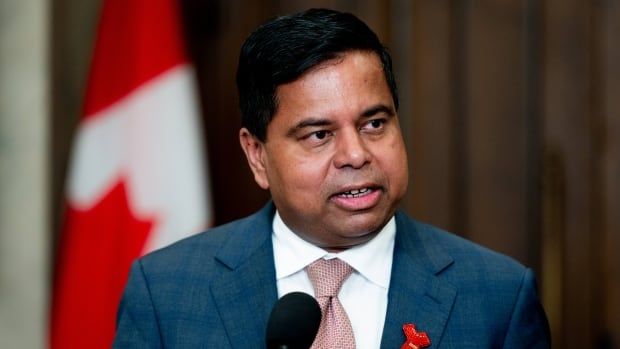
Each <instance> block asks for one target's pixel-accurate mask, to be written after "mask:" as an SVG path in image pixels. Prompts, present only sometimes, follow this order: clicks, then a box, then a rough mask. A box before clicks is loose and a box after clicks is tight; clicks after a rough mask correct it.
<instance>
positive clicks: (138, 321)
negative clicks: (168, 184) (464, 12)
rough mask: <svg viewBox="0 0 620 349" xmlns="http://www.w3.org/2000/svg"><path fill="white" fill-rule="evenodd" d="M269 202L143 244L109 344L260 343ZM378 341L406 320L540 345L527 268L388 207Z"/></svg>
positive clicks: (543, 326)
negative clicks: (391, 237) (187, 233)
mask: <svg viewBox="0 0 620 349" xmlns="http://www.w3.org/2000/svg"><path fill="white" fill-rule="evenodd" d="M274 212H275V209H274V206H273V204H269V205H267V206H266V207H265V208H263V209H262V210H261V211H259V212H257V213H256V214H254V215H252V216H250V217H247V218H245V219H242V220H239V221H236V222H233V223H229V224H227V225H224V226H220V227H217V228H214V229H211V230H209V231H207V232H205V233H202V234H199V235H196V236H193V237H190V238H188V239H185V240H182V241H180V242H178V243H176V244H174V245H172V246H170V247H167V248H164V249H162V250H159V251H156V252H154V253H151V254H149V255H147V256H145V257H143V258H141V259H140V260H138V261H136V262H135V263H134V264H133V266H132V269H131V273H130V276H129V281H128V283H127V286H126V289H125V292H124V295H123V299H122V301H121V304H120V308H119V313H118V319H117V320H118V322H117V333H116V338H115V342H114V347H115V348H217V349H220V348H239V349H248V348H264V347H265V344H264V337H265V330H266V323H267V319H268V318H269V314H270V311H271V308H272V307H273V305H274V304H275V302H276V301H277V288H276V277H275V268H274V260H273V248H272V244H271V232H272V220H273V215H274ZM396 227H397V228H396V242H395V247H394V260H393V266H392V277H391V281H390V289H389V295H388V309H387V314H386V319H385V327H384V331H383V337H382V341H381V348H394V349H398V348H400V347H401V345H402V344H403V343H404V340H405V336H404V334H403V330H402V326H403V324H405V323H414V324H415V325H416V327H417V329H418V330H420V331H424V332H426V333H427V334H428V336H429V338H430V339H431V342H432V344H431V347H430V348H477V349H479V348H519V349H522V348H548V347H549V327H548V324H547V320H546V317H545V314H544V312H543V309H542V307H541V305H540V302H539V300H538V297H537V295H536V287H535V281H534V276H533V274H532V271H531V270H529V269H526V268H525V267H523V266H522V265H520V264H519V263H517V262H515V261H514V260H512V259H510V258H508V257H505V256H503V255H500V254H498V253H495V252H492V251H489V250H487V249H485V248H483V247H480V246H478V245H475V244H473V243H471V242H469V241H466V240H464V239H462V238H459V237H457V236H455V235H452V234H450V233H447V232H444V231H441V230H439V229H437V228H435V227H432V226H429V225H425V224H422V223H419V222H417V221H415V220H413V219H411V218H409V217H408V216H407V215H405V214H404V213H402V212H397V213H396Z"/></svg>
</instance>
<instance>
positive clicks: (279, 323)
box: [266, 292, 321, 349]
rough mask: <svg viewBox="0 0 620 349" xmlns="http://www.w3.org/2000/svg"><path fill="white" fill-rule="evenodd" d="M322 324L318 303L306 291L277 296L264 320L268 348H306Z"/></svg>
mask: <svg viewBox="0 0 620 349" xmlns="http://www.w3.org/2000/svg"><path fill="white" fill-rule="evenodd" d="M320 324H321V308H320V307H319V303H317V301H316V300H315V299H314V298H312V296H310V295H309V294H306V293H302V292H292V293H288V294H286V295H284V297H282V298H280V300H278V302H276V305H274V307H273V309H272V310H271V315H270V316H269V321H268V322H267V336H266V342H267V348H268V349H308V348H310V346H311V345H312V342H314V337H316V334H317V332H318V331H319V325H320Z"/></svg>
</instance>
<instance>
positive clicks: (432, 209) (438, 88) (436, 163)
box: [395, 0, 461, 231]
mask: <svg viewBox="0 0 620 349" xmlns="http://www.w3.org/2000/svg"><path fill="white" fill-rule="evenodd" d="M412 7H413V8H412V10H411V14H408V15H411V16H413V18H412V27H413V28H412V30H413V38H412V40H413V41H412V42H411V45H406V46H411V47H413V49H412V50H411V51H409V52H408V53H409V54H410V57H409V59H410V61H409V62H400V63H404V64H407V63H409V64H411V65H412V68H411V70H410V74H411V75H408V76H405V77H403V76H402V75H401V76H397V77H398V78H399V82H400V85H401V86H402V85H403V83H402V80H405V79H406V80H408V82H409V84H410V85H412V88H411V89H410V90H409V91H407V92H410V94H406V93H401V99H402V100H403V107H404V106H405V103H407V102H409V104H410V105H411V106H410V109H409V110H410V111H411V112H410V114H404V113H402V112H401V114H400V115H401V119H407V120H406V121H405V120H404V121H402V123H403V125H404V126H403V129H404V132H405V134H404V137H405V139H406V141H407V142H408V145H409V148H410V151H409V158H410V172H411V176H410V177H411V179H410V183H409V188H410V190H409V196H408V200H410V204H409V205H408V206H406V207H407V208H408V209H409V210H410V212H413V213H414V214H415V215H416V217H418V218H419V219H421V220H424V221H427V222H429V223H432V224H435V225H437V226H440V227H442V228H444V229H449V230H453V231H457V230H459V228H461V227H457V226H456V224H455V217H454V216H453V212H454V211H455V210H454V209H453V207H454V204H453V201H452V200H453V198H454V185H455V182H454V176H455V174H456V173H457V171H455V168H454V167H453V156H452V155H453V154H452V151H453V144H454V141H453V139H452V128H453V123H452V121H453V120H452V119H453V117H454V114H455V113H454V110H453V101H452V99H453V96H454V92H453V90H454V89H453V88H452V65H453V61H454V59H455V58H453V55H452V53H453V51H452V39H451V38H452V36H451V35H452V33H451V19H452V17H451V5H450V3H449V1H443V0H419V1H414V2H413V6H412ZM395 45H402V42H395ZM401 91H402V90H401ZM403 92H405V91H403ZM403 109H404V108H403ZM403 111H404V110H403Z"/></svg>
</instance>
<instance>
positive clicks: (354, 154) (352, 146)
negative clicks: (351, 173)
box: [334, 130, 372, 168]
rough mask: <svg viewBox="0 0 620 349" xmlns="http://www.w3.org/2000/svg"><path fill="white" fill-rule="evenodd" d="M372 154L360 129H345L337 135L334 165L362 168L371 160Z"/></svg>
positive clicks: (337, 166)
mask: <svg viewBox="0 0 620 349" xmlns="http://www.w3.org/2000/svg"><path fill="white" fill-rule="evenodd" d="M371 158H372V154H371V153H370V151H369V149H368V144H366V141H365V140H364V139H363V137H362V135H361V134H360V133H359V132H358V130H346V131H345V130H343V131H342V132H341V133H340V135H339V137H337V144H336V154H335V155H334V166H336V168H344V167H351V168H361V167H363V166H364V165H366V164H367V163H369V162H370V160H371Z"/></svg>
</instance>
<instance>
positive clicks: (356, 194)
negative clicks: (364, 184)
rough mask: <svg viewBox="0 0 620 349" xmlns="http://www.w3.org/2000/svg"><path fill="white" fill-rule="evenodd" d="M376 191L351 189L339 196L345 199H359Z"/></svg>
mask: <svg viewBox="0 0 620 349" xmlns="http://www.w3.org/2000/svg"><path fill="white" fill-rule="evenodd" d="M373 190H374V189H372V188H361V189H351V190H348V191H345V192H342V193H340V194H338V195H337V196H339V197H343V198H359V197H362V196H365V195H368V194H370V193H371V192H372V191H373Z"/></svg>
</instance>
